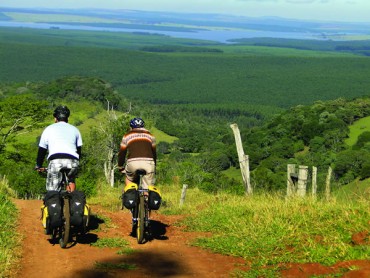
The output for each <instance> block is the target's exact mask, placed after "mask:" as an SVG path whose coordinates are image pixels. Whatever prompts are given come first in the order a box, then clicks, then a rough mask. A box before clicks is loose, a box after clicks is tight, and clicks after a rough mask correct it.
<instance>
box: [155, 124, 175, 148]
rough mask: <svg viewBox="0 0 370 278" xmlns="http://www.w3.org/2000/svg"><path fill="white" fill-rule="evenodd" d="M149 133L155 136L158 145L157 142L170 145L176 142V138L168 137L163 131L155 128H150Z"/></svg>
mask: <svg viewBox="0 0 370 278" xmlns="http://www.w3.org/2000/svg"><path fill="white" fill-rule="evenodd" d="M150 131H151V132H152V133H153V135H154V136H155V138H156V140H157V143H159V142H167V143H170V144H171V143H173V142H175V141H176V140H178V138H177V137H175V136H170V135H168V134H166V133H164V132H163V131H161V130H159V129H157V128H155V127H152V128H150Z"/></svg>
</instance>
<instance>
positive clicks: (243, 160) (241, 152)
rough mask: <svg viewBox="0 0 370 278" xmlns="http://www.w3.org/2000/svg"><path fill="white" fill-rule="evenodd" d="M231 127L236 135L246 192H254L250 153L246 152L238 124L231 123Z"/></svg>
mask: <svg viewBox="0 0 370 278" xmlns="http://www.w3.org/2000/svg"><path fill="white" fill-rule="evenodd" d="M230 127H231V129H232V130H233V132H234V136H235V143H236V150H237V152H238V158H239V164H240V171H241V173H242V177H243V183H244V187H245V192H246V194H248V195H250V194H252V187H251V183H250V173H249V157H248V155H245V154H244V150H243V145H242V139H241V137H240V131H239V128H238V125H237V124H231V125H230Z"/></svg>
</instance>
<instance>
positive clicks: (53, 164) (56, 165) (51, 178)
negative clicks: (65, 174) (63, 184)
mask: <svg viewBox="0 0 370 278" xmlns="http://www.w3.org/2000/svg"><path fill="white" fill-rule="evenodd" d="M62 166H63V165H62V163H60V161H59V159H53V160H51V161H50V162H49V165H48V173H47V176H46V190H47V191H52V190H55V191H60V190H61V188H60V181H61V178H62V175H61V173H60V169H61V168H62Z"/></svg>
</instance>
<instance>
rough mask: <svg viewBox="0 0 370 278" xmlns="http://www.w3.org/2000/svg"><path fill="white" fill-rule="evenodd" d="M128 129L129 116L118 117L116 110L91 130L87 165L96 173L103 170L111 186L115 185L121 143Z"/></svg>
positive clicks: (109, 111) (108, 111)
mask: <svg viewBox="0 0 370 278" xmlns="http://www.w3.org/2000/svg"><path fill="white" fill-rule="evenodd" d="M128 127H129V117H128V114H122V115H120V116H117V113H116V112H115V111H114V110H107V114H106V116H105V117H104V119H103V120H102V121H101V122H100V123H99V124H98V125H96V127H94V128H93V129H92V130H91V132H90V136H89V138H88V140H89V141H90V143H89V144H87V145H88V146H90V147H89V148H88V149H87V150H86V151H85V152H86V156H87V157H88V161H86V162H85V163H86V164H87V165H88V167H93V168H94V169H95V171H96V172H99V171H101V170H103V172H104V176H105V179H106V182H107V183H108V184H110V185H111V186H113V185H114V172H115V170H116V164H117V163H116V159H117V153H118V150H119V146H120V142H121V140H122V136H123V134H125V133H126V132H127V131H128Z"/></svg>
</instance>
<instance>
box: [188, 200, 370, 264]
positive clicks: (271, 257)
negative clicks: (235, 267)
mask: <svg viewBox="0 0 370 278" xmlns="http://www.w3.org/2000/svg"><path fill="white" fill-rule="evenodd" d="M199 198H201V197H200V196H199ZM214 198H216V199H215V200H214V201H213V202H210V203H209V205H206V206H205V208H204V209H203V210H201V211H199V212H198V213H197V214H196V215H192V216H191V217H188V218H187V219H186V220H185V221H184V224H185V225H186V226H187V227H190V228H191V230H195V231H200V232H211V233H212V236H211V237H200V238H197V239H196V240H195V241H194V243H193V244H194V245H196V246H200V247H203V248H207V249H210V250H212V251H213V252H217V253H222V254H225V255H230V256H237V257H243V258H245V259H246V260H247V261H250V262H252V268H253V269H260V268H261V269H262V267H265V266H271V265H278V264H281V263H288V262H296V263H308V262H316V263H321V264H324V265H332V264H334V263H336V262H338V261H345V260H354V259H366V260H369V259H370V249H369V246H368V245H353V244H352V241H351V236H352V235H353V234H355V233H358V232H361V231H366V230H368V229H369V224H368V219H370V212H369V209H368V208H369V201H368V200H362V201H361V202H360V201H359V202H357V203H351V202H346V203H341V202H329V203H328V202H323V201H314V200H312V199H292V200H285V199H284V198H280V197H279V196H274V195H269V194H263V195H255V196H253V197H249V198H248V197H243V196H230V195H219V196H216V197H214Z"/></svg>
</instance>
